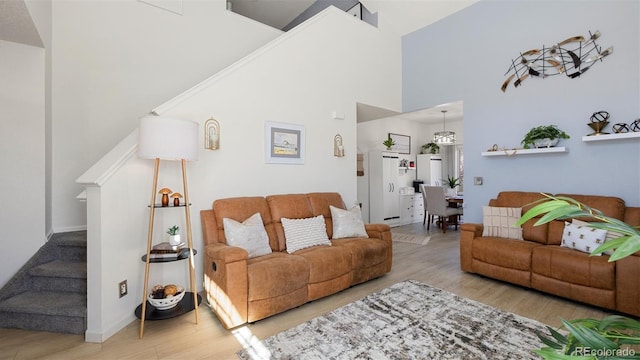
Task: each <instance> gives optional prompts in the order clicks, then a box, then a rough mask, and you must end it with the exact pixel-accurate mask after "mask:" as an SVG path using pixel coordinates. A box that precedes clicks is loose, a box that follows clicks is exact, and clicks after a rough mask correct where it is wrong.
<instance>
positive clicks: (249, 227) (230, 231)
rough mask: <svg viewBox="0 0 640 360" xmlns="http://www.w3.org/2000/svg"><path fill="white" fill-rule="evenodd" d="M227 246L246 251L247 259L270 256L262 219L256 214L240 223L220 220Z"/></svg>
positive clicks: (231, 220) (267, 237) (267, 238)
mask: <svg viewBox="0 0 640 360" xmlns="http://www.w3.org/2000/svg"><path fill="white" fill-rule="evenodd" d="M222 223H223V224H224V233H225V236H226V238H227V244H228V245H231V246H237V247H241V248H243V249H245V250H247V253H248V254H249V258H254V257H256V256H262V255H267V254H271V247H270V246H269V236H268V235H267V232H266V231H265V230H264V225H263V224H262V217H261V216H260V213H259V212H257V213H255V214H253V215H251V216H250V217H249V218H248V219H246V220H245V221H243V222H242V223H240V222H237V221H235V220H233V219H229V218H224V219H222Z"/></svg>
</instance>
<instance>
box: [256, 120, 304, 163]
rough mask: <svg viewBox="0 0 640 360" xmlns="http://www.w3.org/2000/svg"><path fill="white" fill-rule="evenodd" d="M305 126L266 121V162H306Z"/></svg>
mask: <svg viewBox="0 0 640 360" xmlns="http://www.w3.org/2000/svg"><path fill="white" fill-rule="evenodd" d="M304 146H305V140H304V126H303V125H297V124H287V123H279V122H270V121H267V122H266V123H265V163H267V164H304Z"/></svg>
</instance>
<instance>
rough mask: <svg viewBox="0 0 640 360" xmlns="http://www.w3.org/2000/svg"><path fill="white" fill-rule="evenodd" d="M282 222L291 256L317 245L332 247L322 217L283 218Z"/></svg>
mask: <svg viewBox="0 0 640 360" xmlns="http://www.w3.org/2000/svg"><path fill="white" fill-rule="evenodd" d="M281 221H282V228H283V229H284V237H285V241H286V243H287V252H288V253H289V254H291V253H292V252H295V251H298V250H300V249H305V248H308V247H312V246H317V245H329V246H331V241H329V236H327V227H326V225H325V223H324V217H323V216H322V215H318V216H316V217H312V218H306V219H287V218H282V219H281Z"/></svg>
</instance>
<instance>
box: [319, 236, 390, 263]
mask: <svg viewBox="0 0 640 360" xmlns="http://www.w3.org/2000/svg"><path fill="white" fill-rule="evenodd" d="M331 243H332V244H333V245H335V246H341V247H346V248H347V249H349V252H350V253H351V268H352V269H362V268H366V267H369V266H373V265H375V264H380V263H384V262H386V261H387V256H388V253H387V252H388V251H390V250H391V249H390V247H389V246H388V245H387V243H386V242H385V241H384V240H380V239H374V238H367V239H365V238H350V239H336V240H331Z"/></svg>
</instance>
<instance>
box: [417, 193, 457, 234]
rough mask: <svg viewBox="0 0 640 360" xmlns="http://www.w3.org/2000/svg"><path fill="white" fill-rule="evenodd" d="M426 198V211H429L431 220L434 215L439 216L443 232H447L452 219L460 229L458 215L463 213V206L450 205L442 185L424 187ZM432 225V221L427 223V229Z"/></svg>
mask: <svg viewBox="0 0 640 360" xmlns="http://www.w3.org/2000/svg"><path fill="white" fill-rule="evenodd" d="M422 191H423V193H422V195H423V196H424V199H425V201H426V204H425V206H426V211H428V212H429V216H430V218H429V220H431V217H432V216H437V217H438V219H439V221H440V224H441V226H442V232H443V233H446V232H447V226H448V224H447V222H448V221H449V220H450V219H451V220H453V224H454V225H455V229H456V230H458V217H459V216H460V215H462V208H458V207H449V206H448V202H447V199H446V197H445V194H444V188H443V187H442V186H425V187H424V188H423V189H422ZM430 225H431V221H429V223H427V230H429V227H430Z"/></svg>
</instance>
